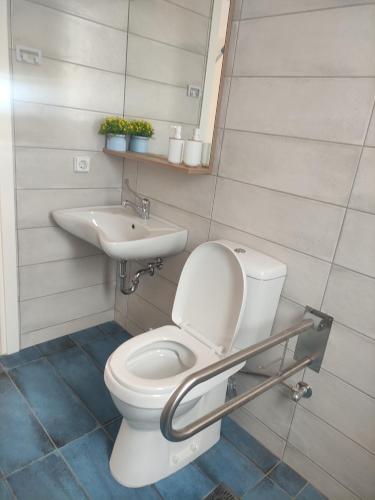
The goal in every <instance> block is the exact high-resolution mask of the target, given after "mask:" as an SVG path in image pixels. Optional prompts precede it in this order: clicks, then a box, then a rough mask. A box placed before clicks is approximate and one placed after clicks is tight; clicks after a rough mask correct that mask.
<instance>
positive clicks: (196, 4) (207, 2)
mask: <svg viewBox="0 0 375 500" xmlns="http://www.w3.org/2000/svg"><path fill="white" fill-rule="evenodd" d="M212 1H213V0H171V3H175V4H176V5H180V6H181V7H185V9H189V10H193V11H194V12H197V13H198V14H202V16H206V17H209V16H210V13H211V8H212Z"/></svg>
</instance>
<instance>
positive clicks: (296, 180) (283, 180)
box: [219, 130, 361, 205]
mask: <svg viewBox="0 0 375 500" xmlns="http://www.w3.org/2000/svg"><path fill="white" fill-rule="evenodd" d="M360 153H361V148H360V147H359V146H347V145H344V144H332V143H327V142H318V141H308V140H303V139H293V138H290V137H281V136H276V135H263V134H255V133H251V132H239V131H235V130H226V131H225V133H224V140H223V146H222V151H221V158H220V168H219V175H220V176H223V177H227V178H230V179H234V180H238V181H241V182H247V183H249V184H254V185H258V186H263V187H267V188H270V189H276V190H277V191H283V192H286V193H291V194H296V195H298V196H304V197H307V198H312V199H314V200H318V201H325V202H328V203H334V204H337V205H346V204H347V203H348V199H349V195H350V191H351V188H352V184H353V179H354V175H355V171H356V168H357V164H358V160H359V157H360Z"/></svg>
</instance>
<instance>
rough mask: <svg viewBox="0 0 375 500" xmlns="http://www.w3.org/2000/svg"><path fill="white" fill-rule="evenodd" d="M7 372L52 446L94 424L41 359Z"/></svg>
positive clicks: (81, 405)
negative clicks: (38, 420)
mask: <svg viewBox="0 0 375 500" xmlns="http://www.w3.org/2000/svg"><path fill="white" fill-rule="evenodd" d="M9 373H10V376H11V377H12V378H13V380H14V381H15V383H16V384H17V386H18V387H19V389H20V391H21V392H22V394H23V395H24V396H25V398H26V399H27V400H28V402H29V404H30V405H31V407H32V408H33V410H34V411H35V414H36V415H37V416H38V418H39V419H40V421H41V422H42V424H43V425H44V427H45V428H46V430H47V432H48V433H49V435H50V436H51V438H52V439H53V441H54V443H55V444H56V446H62V445H64V444H66V443H68V442H69V441H71V440H72V439H75V438H77V437H79V436H82V434H85V433H86V432H88V431H90V430H92V429H93V428H94V427H95V426H96V425H97V424H96V422H95V420H94V419H93V417H92V416H91V415H90V414H89V412H88V411H87V409H86V408H85V407H84V406H83V404H82V403H81V402H80V401H79V399H78V398H77V397H76V396H75V395H74V393H73V391H72V390H71V389H70V388H69V387H67V386H66V385H65V384H64V382H63V381H62V380H61V378H60V377H58V376H57V374H56V373H55V370H54V369H53V368H52V366H51V365H50V364H49V363H48V362H47V361H46V360H45V359H42V360H39V361H34V362H33V363H29V364H27V365H24V366H21V367H19V368H15V369H14V370H11V371H10V372H9Z"/></svg>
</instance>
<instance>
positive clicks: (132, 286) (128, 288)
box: [119, 257, 163, 295]
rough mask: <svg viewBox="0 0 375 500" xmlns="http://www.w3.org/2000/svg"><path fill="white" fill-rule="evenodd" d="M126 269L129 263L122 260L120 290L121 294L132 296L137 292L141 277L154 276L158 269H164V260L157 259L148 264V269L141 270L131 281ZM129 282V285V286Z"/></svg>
mask: <svg viewBox="0 0 375 500" xmlns="http://www.w3.org/2000/svg"><path fill="white" fill-rule="evenodd" d="M126 267H127V261H126V260H121V261H120V272H119V277H120V290H121V293H123V294H124V295H131V294H132V293H134V292H135V291H136V290H137V288H138V285H139V280H140V278H141V276H143V275H144V274H148V275H149V276H154V274H155V270H156V269H158V270H160V269H161V268H162V267H163V259H161V258H160V257H157V258H156V259H155V260H154V261H153V262H149V263H148V264H147V267H145V268H143V269H139V270H138V271H137V272H136V273H135V274H134V276H133V278H132V279H130V277H129V276H128V273H127V272H126ZM128 280H129V284H127V281H128Z"/></svg>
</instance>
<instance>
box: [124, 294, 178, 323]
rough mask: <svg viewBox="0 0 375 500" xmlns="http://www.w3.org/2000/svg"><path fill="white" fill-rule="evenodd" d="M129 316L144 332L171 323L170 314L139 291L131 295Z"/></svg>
mask: <svg viewBox="0 0 375 500" xmlns="http://www.w3.org/2000/svg"><path fill="white" fill-rule="evenodd" d="M128 317H129V319H130V320H132V321H133V322H134V323H135V324H136V325H137V326H138V327H139V328H141V329H142V330H143V331H144V332H146V331H147V330H151V329H154V328H159V327H160V326H164V325H170V324H171V318H170V315H169V314H165V313H164V312H163V311H161V310H160V309H158V308H157V307H155V306H154V305H152V304H151V303H150V302H147V301H146V300H144V299H143V298H142V297H140V296H139V295H138V294H137V293H135V294H134V295H130V297H129V301H128Z"/></svg>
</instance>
